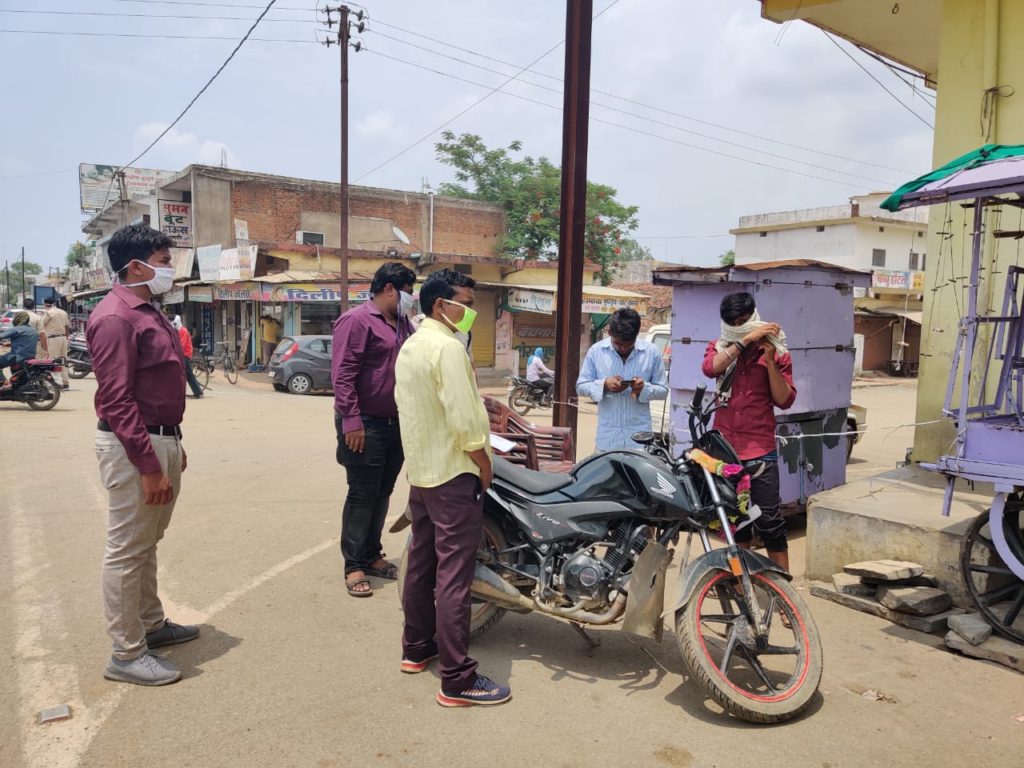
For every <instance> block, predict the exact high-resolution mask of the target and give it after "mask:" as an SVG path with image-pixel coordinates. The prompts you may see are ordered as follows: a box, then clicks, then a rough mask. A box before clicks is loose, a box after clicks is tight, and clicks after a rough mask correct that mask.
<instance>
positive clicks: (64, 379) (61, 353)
mask: <svg viewBox="0 0 1024 768" xmlns="http://www.w3.org/2000/svg"><path fill="white" fill-rule="evenodd" d="M46 343H47V345H48V346H49V352H50V358H51V359H53V360H56V359H57V358H58V357H67V356H68V337H67V336H50V337H49V338H47V339H46ZM60 379H61V383H62V384H63V385H64V386H65V387H66V386H68V366H67V362H65V364H64V365H62V366H61V367H60Z"/></svg>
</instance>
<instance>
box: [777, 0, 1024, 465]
mask: <svg viewBox="0 0 1024 768" xmlns="http://www.w3.org/2000/svg"><path fill="white" fill-rule="evenodd" d="M759 2H761V9H762V15H763V16H764V17H765V18H766V19H770V20H772V21H775V22H779V23H783V22H787V21H793V20H803V21H806V22H807V23H810V24H813V25H815V26H817V27H820V28H822V29H824V30H826V31H828V32H831V33H833V34H836V35H838V36H840V37H843V38H845V39H847V40H849V41H850V42H853V43H856V44H857V45H860V46H862V47H863V48H865V49H867V50H870V51H873V52H875V53H878V54H880V55H882V56H885V57H887V58H889V59H891V60H893V61H896V62H898V63H900V64H903V65H905V66H907V67H910V68H911V69H914V70H915V71H917V72H920V73H921V74H922V75H924V76H925V77H926V78H927V80H928V82H929V84H930V85H932V87H934V88H935V89H936V94H937V98H936V104H937V107H936V114H935V140H934V146H933V152H932V159H933V167H938V166H941V165H944V164H945V163H947V162H948V161H950V160H952V159H953V158H955V157H958V156H959V155H962V154H965V153H967V152H970V151H971V150H973V149H976V148H977V147H979V146H981V145H982V144H1022V143H1024V0H900V2H888V1H887V2H881V0H759ZM908 181H909V179H908ZM964 215H965V212H964V210H963V209H962V208H960V207H959V206H950V207H949V208H948V209H947V208H946V207H944V206H935V207H933V208H932V210H931V217H930V220H929V227H928V254H929V258H928V264H927V270H926V271H927V274H926V281H925V299H924V309H923V319H924V322H923V326H922V329H921V332H922V338H921V353H922V355H921V368H920V382H919V387H918V400H917V421H919V422H925V421H931V420H933V419H940V422H939V423H937V424H930V425H926V426H920V427H918V428H917V430H916V438H915V442H914V459H915V460H916V461H932V460H934V459H935V458H937V456H938V455H939V454H940V453H941V452H943V451H945V450H946V449H947V448H948V447H949V445H950V443H951V442H952V440H953V437H954V432H953V427H952V425H951V424H950V423H949V422H948V421H947V420H944V419H942V418H941V417H942V404H943V400H944V398H945V392H946V384H947V378H948V375H949V370H950V368H951V366H952V353H953V344H954V341H955V340H956V336H957V330H958V325H959V322H960V312H961V310H962V307H963V303H964V302H963V298H962V296H961V295H960V294H961V292H962V291H963V288H962V282H961V283H951V282H950V276H963V275H966V274H967V269H968V266H969V263H968V262H969V258H970V243H969V242H964V240H965V234H966V236H967V237H968V238H969V236H970V233H969V228H970V226H969V225H970V222H969V221H968V222H967V225H968V226H967V227H965V221H964ZM987 215H988V217H989V219H988V221H987V222H986V225H987V227H988V228H989V231H991V229H992V228H993V227H996V228H998V227H1000V226H1002V227H1003V228H1005V229H1024V226H1021V222H1019V221H1018V219H1019V218H1020V212H1019V211H1016V210H1013V211H1012V212H1011V211H1010V210H1007V211H1003V212H1002V214H1000V213H999V212H998V211H995V210H993V211H990V212H989V213H988V214H987ZM1000 216H1002V221H1001V222H1000V221H999V217H1000ZM968 218H969V214H968ZM943 233H951V235H952V236H951V237H950V236H947V235H945V234H943ZM988 240H989V244H988V245H989V251H988V252H987V253H986V254H985V258H984V263H985V264H986V265H993V266H994V267H995V268H994V269H986V271H985V274H984V275H983V277H982V282H981V286H980V288H981V290H980V294H979V312H981V313H984V312H985V311H986V310H996V311H998V307H997V305H998V304H999V302H1000V301H1001V299H1002V295H1003V285H1004V282H1003V281H1004V278H1005V275H1006V270H1005V267H1006V266H1007V265H1008V264H1013V263H1015V262H1017V261H1018V259H1019V258H1020V255H1021V243H1020V241H1017V240H1013V239H1012V238H1010V239H1004V240H998V241H996V240H994V239H993V238H989V239H988ZM993 273H994V279H992V278H990V277H989V276H990V275H991V274H993ZM987 332H988V329H987V328H983V330H982V331H981V335H980V336H979V348H986V347H987V341H988V338H987V336H986V335H985V334H986V333H987ZM972 386H973V387H978V386H980V380H979V379H978V377H975V379H973V383H972Z"/></svg>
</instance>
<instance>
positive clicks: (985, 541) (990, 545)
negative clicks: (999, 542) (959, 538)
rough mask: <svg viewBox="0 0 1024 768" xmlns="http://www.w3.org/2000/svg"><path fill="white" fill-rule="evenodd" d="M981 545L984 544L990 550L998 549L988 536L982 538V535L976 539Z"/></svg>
mask: <svg viewBox="0 0 1024 768" xmlns="http://www.w3.org/2000/svg"><path fill="white" fill-rule="evenodd" d="M974 540H975V541H976V542H978V543H979V544H984V545H985V547H987V548H988V549H992V550H994V549H995V548H996V545H995V542H994V541H992V539H990V538H989V537H988V536H982V535H981V534H980V533H979V534H978V535H977V536H976V537H975V539H974Z"/></svg>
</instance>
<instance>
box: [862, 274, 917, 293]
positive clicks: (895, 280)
mask: <svg viewBox="0 0 1024 768" xmlns="http://www.w3.org/2000/svg"><path fill="white" fill-rule="evenodd" d="M871 287H872V288H885V289H895V290H901V291H905V290H907V289H908V288H909V287H910V273H909V272H900V271H898V270H893V269H876V270H874V271H872V273H871Z"/></svg>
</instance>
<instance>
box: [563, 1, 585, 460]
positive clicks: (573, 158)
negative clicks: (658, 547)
mask: <svg viewBox="0 0 1024 768" xmlns="http://www.w3.org/2000/svg"><path fill="white" fill-rule="evenodd" d="M593 16H594V2H593V0H566V13H565V85H564V90H565V100H564V104H563V107H562V201H561V220H560V221H559V225H558V306H557V307H556V311H557V317H556V331H555V334H556V335H555V349H556V356H557V357H556V360H555V363H556V370H555V408H554V419H553V423H554V424H555V425H556V426H560V427H570V428H571V429H572V433H573V438H574V442H575V443H576V444H577V445H579V441H578V440H576V439H575V438H576V435H577V429H576V424H577V416H578V415H579V411H578V407H577V405H576V404H575V403H576V402H577V396H576V379H577V378H578V377H579V373H580V342H581V339H580V336H581V334H580V324H581V320H582V310H583V246H584V242H585V240H584V230H585V227H586V218H587V138H588V128H589V123H590V39H591V29H592V27H593Z"/></svg>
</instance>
